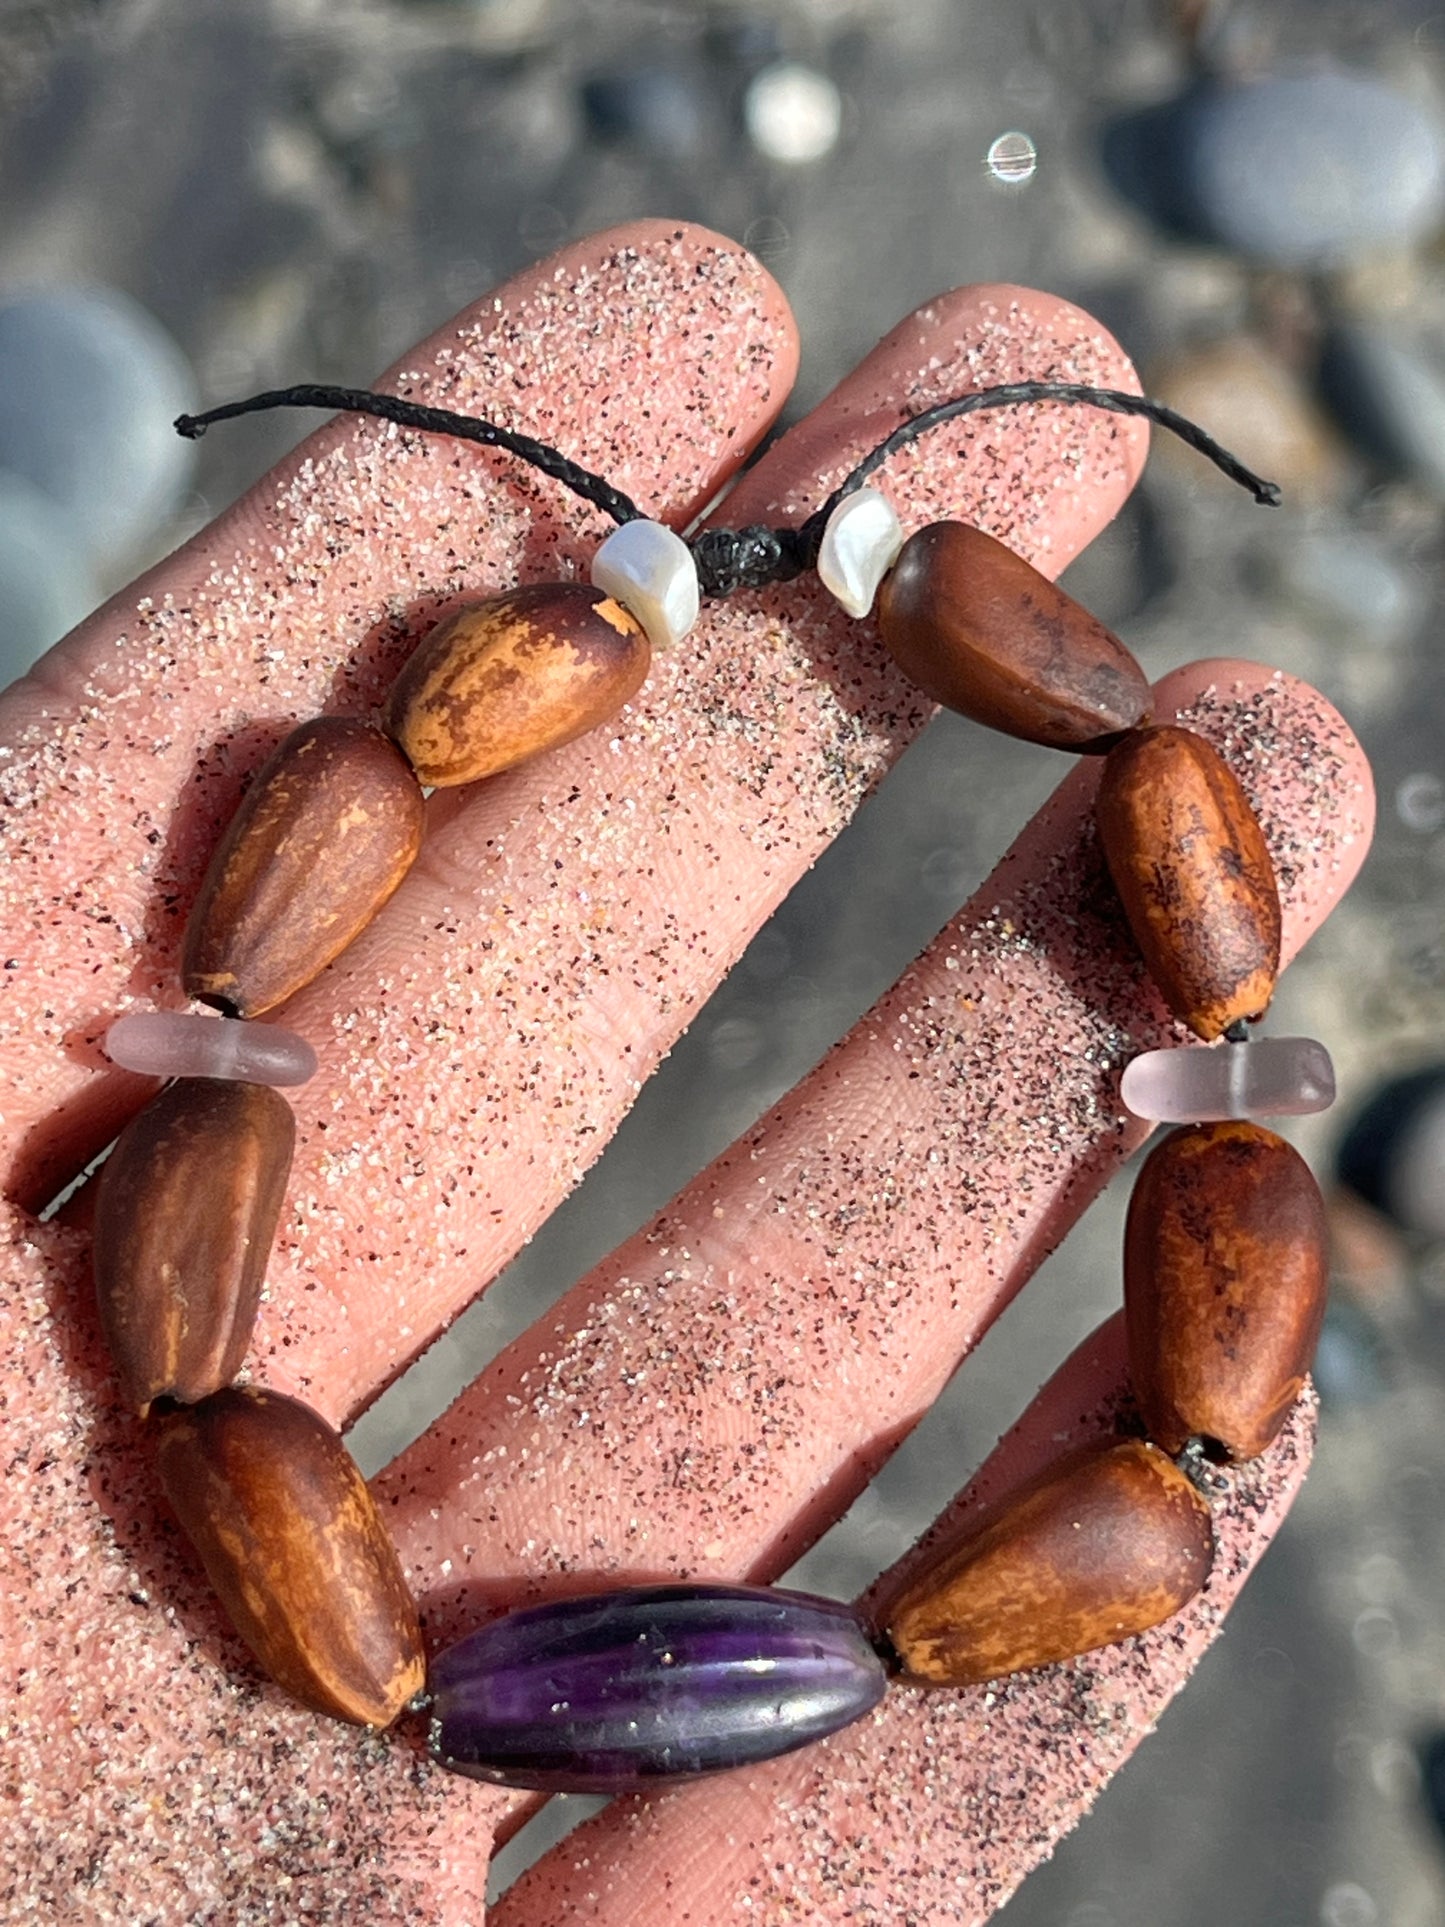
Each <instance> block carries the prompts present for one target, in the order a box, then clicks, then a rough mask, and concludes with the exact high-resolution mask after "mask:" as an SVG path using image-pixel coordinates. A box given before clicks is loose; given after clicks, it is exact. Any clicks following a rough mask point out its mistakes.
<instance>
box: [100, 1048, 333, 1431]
mask: <svg viewBox="0 0 1445 1927" xmlns="http://www.w3.org/2000/svg"><path fill="white" fill-rule="evenodd" d="M295 1139H296V1119H295V1116H294V1114H293V1112H292V1110H291V1106H290V1105H289V1104H288V1103H287V1102H286V1100H285V1098H284V1097H282V1096H281V1094H280V1092H279V1091H274V1090H272V1089H270V1088H269V1086H267V1085H264V1084H242V1083H237V1082H235V1081H233V1080H231V1079H228V1078H218V1077H182V1078H178V1079H177V1080H176V1082H175V1083H174V1084H170V1085H168V1086H167V1087H166V1088H165V1089H164V1090H163V1091H161V1092H160V1093H159V1094H158V1095H157V1096H155V1097H153V1098H152V1099H151V1101H150V1103H149V1104H147V1105H146V1107H145V1109H144V1110H143V1111H140V1112H138V1113H137V1114H136V1116H135V1117H133V1118H132V1119H131V1121H130V1123H129V1124H127V1125H126V1127H125V1129H124V1130H123V1131H122V1132H121V1134H120V1136H119V1138H117V1140H116V1144H115V1149H114V1150H113V1151H112V1152H111V1154H110V1156H109V1157H108V1158H107V1159H106V1161H105V1166H104V1168H103V1170H102V1171H101V1174H100V1187H99V1190H98V1192H97V1195H96V1203H95V1232H94V1264H95V1289H96V1297H97V1299H98V1300H99V1303H100V1318H101V1324H102V1326H103V1327H104V1330H105V1336H106V1340H107V1342H108V1343H109V1345H110V1350H111V1355H112V1357H113V1358H114V1360H115V1367H116V1374H117V1376H118V1377H119V1379H120V1383H121V1390H122V1391H123V1392H124V1394H125V1396H126V1398H127V1399H128V1400H129V1401H130V1403H131V1404H132V1405H134V1406H135V1407H136V1409H137V1410H138V1411H139V1413H140V1415H141V1417H142V1418H144V1417H145V1415H146V1413H147V1411H148V1410H149V1409H150V1404H151V1401H152V1399H157V1398H176V1399H180V1400H182V1401H183V1402H186V1403H189V1402H190V1401H192V1400H194V1399H199V1398H204V1397H205V1396H206V1394H207V1393H208V1392H214V1391H218V1390H219V1389H220V1387H221V1386H223V1385H227V1384H229V1383H230V1381H231V1380H232V1379H233V1378H234V1377H235V1376H236V1373H237V1372H238V1371H239V1370H240V1369H241V1360H242V1359H243V1358H244V1357H245V1354H246V1347H247V1345H249V1344H250V1342H251V1332H252V1328H253V1327H254V1325H255V1323H256V1307H257V1306H258V1305H259V1303H260V1301H261V1283H262V1280H263V1279H264V1277H265V1275H266V1261H267V1259H268V1258H269V1256H270V1254H271V1240H272V1238H273V1237H274V1236H275V1233H276V1220H277V1218H278V1217H279V1216H280V1212H281V1202H282V1199H283V1198H284V1196H285V1194H286V1179H287V1176H288V1174H289V1172H290V1170H291V1152H292V1148H293V1146H294V1143H295Z"/></svg>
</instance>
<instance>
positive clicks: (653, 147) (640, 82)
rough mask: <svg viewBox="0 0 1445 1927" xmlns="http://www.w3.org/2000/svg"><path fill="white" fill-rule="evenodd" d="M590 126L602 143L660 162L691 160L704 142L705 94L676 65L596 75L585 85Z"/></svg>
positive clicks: (583, 103) (584, 93) (585, 103)
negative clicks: (631, 149) (623, 146)
mask: <svg viewBox="0 0 1445 1927" xmlns="http://www.w3.org/2000/svg"><path fill="white" fill-rule="evenodd" d="M582 106H583V110H584V112H585V114H586V116H587V124H588V126H589V127H590V129H591V130H592V132H593V133H594V134H596V135H597V136H598V137H599V138H600V139H602V140H608V141H626V142H629V143H630V144H631V145H633V146H636V147H640V148H642V149H643V150H644V151H645V152H646V153H649V154H652V155H655V156H656V157H657V158H658V159H660V160H674V161H678V160H688V159H690V158H691V157H692V156H694V155H696V154H698V153H700V152H701V151H702V148H703V146H704V145H705V140H706V133H707V127H706V120H707V116H706V111H705V104H704V100H703V96H702V94H701V93H700V91H699V89H698V87H697V86H696V85H695V84H694V82H693V80H692V79H691V77H690V76H689V75H688V74H686V73H684V72H682V71H680V70H679V69H676V68H673V67H645V66H639V67H627V68H622V69H619V70H618V71H616V72H614V73H605V74H594V75H593V77H592V78H591V79H590V80H588V81H585V82H584V83H583V87H582Z"/></svg>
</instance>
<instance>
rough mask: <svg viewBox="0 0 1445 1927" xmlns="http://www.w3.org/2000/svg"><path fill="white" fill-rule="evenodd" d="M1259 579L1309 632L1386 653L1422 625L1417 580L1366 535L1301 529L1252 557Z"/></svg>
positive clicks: (1423, 603) (1338, 527) (1336, 528)
mask: <svg viewBox="0 0 1445 1927" xmlns="http://www.w3.org/2000/svg"><path fill="white" fill-rule="evenodd" d="M1255 559H1256V561H1257V562H1258V564H1259V566H1260V570H1261V573H1263V574H1264V575H1265V576H1266V578H1267V579H1268V580H1269V581H1270V583H1271V584H1272V586H1273V587H1274V589H1275V590H1276V592H1277V593H1278V594H1280V595H1281V596H1283V597H1284V598H1285V599H1286V600H1287V601H1288V602H1289V603H1290V604H1291V605H1292V606H1293V607H1294V608H1295V609H1296V610H1298V612H1299V613H1300V614H1301V615H1302V616H1303V617H1304V618H1305V620H1306V621H1307V622H1308V623H1309V624H1310V626H1311V627H1312V628H1314V629H1323V630H1326V631H1328V632H1329V633H1330V634H1332V635H1334V636H1335V637H1337V638H1338V639H1340V640H1343V641H1349V642H1353V643H1369V644H1372V645H1374V646H1375V647H1376V648H1382V649H1383V648H1390V647H1393V646H1394V645H1395V644H1398V643H1401V642H1405V641H1407V640H1408V639H1409V637H1410V636H1412V635H1413V634H1414V633H1415V630H1416V629H1417V628H1418V627H1419V625H1420V623H1421V621H1422V620H1423V618H1424V614H1425V608H1426V596H1425V593H1424V590H1423V588H1422V587H1421V585H1420V583H1419V581H1418V580H1417V578H1416V577H1415V576H1413V575H1412V574H1411V573H1410V572H1409V571H1408V570H1407V569H1406V568H1405V567H1404V565H1403V564H1402V563H1401V562H1399V561H1398V560H1397V559H1396V558H1395V557H1394V556H1392V555H1390V554H1388V553H1387V552H1386V551H1385V550H1384V549H1382V548H1381V547H1380V545H1379V543H1378V542H1376V541H1374V540H1373V539H1372V538H1371V537H1370V536H1368V535H1365V534H1361V533H1360V532H1359V531H1357V530H1355V529H1351V528H1348V527H1346V526H1344V525H1343V524H1340V525H1336V526H1327V527H1315V528H1312V529H1306V530H1302V531H1301V532H1300V533H1299V534H1298V535H1295V536H1293V537H1290V536H1286V538H1285V539H1284V540H1283V541H1274V542H1270V543H1269V544H1267V545H1261V547H1260V548H1259V549H1258V550H1257V551H1256V552H1255Z"/></svg>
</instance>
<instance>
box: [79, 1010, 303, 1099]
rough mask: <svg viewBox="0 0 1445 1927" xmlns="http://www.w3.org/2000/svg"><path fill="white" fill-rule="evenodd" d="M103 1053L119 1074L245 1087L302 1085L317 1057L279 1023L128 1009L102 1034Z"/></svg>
mask: <svg viewBox="0 0 1445 1927" xmlns="http://www.w3.org/2000/svg"><path fill="white" fill-rule="evenodd" d="M104 1050H105V1054H106V1056H107V1057H108V1058H109V1059H110V1061H111V1062H112V1064H119V1065H120V1067H121V1069H122V1070H127V1071H144V1072H145V1073H146V1074H147V1076H150V1077H228V1078H232V1079H234V1080H235V1081H236V1082H238V1083H244V1084H274V1085H278V1086H279V1085H289V1084H304V1083H305V1082H306V1080H307V1078H308V1077H314V1076H315V1075H316V1053H315V1051H314V1050H312V1048H311V1046H310V1045H309V1044H308V1043H307V1042H306V1039H305V1038H304V1037H298V1036H297V1035H296V1033H295V1032H294V1031H290V1030H285V1029H283V1027H282V1026H281V1025H280V1024H257V1023H252V1022H250V1021H249V1020H246V1019H242V1018H239V1017H200V1016H197V1015H195V1014H194V1013H193V1012H191V1011H185V1010H133V1011H130V1012H128V1013H127V1014H126V1016H124V1017H117V1018H116V1020H115V1022H114V1023H113V1024H112V1025H111V1027H110V1029H109V1030H108V1031H107V1032H106V1033H105V1044H104Z"/></svg>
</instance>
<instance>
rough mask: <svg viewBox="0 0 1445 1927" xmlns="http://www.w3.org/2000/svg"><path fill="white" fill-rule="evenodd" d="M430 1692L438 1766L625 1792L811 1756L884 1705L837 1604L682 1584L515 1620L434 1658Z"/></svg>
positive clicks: (546, 1787) (861, 1646)
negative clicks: (815, 1744)
mask: <svg viewBox="0 0 1445 1927" xmlns="http://www.w3.org/2000/svg"><path fill="white" fill-rule="evenodd" d="M429 1684H430V1690H431V1693H432V1697H433V1706H432V1728H431V1747H432V1752H433V1754H434V1755H435V1756H436V1758H437V1759H438V1760H439V1761H440V1762H441V1764H442V1765H443V1766H448V1767H452V1768H453V1769H455V1770H456V1771H457V1772H459V1773H465V1774H468V1775H470V1776H471V1777H472V1778H473V1779H478V1780H490V1781H493V1782H494V1783H496V1784H497V1785H500V1786H517V1787H534V1788H539V1789H541V1790H543V1791H545V1792H549V1793H620V1792H626V1791H627V1790H628V1789H629V1788H636V1787H645V1786H656V1785H657V1784H658V1783H659V1782H660V1781H665V1780H670V1779H679V1778H683V1777H685V1776H687V1775H690V1774H695V1773H712V1772H717V1771H720V1770H721V1769H723V1768H725V1767H733V1766H747V1765H750V1764H751V1763H752V1762H754V1761H757V1760H769V1759H772V1758H773V1757H774V1756H775V1755H777V1754H780V1753H790V1752H792V1750H793V1749H794V1748H795V1747H800V1746H807V1745H809V1744H810V1742H812V1741H813V1740H820V1739H822V1738H823V1737H824V1736H825V1735H826V1734H828V1733H835V1732H837V1730H838V1729H839V1727H842V1726H847V1725H848V1724H849V1723H850V1722H851V1721H853V1720H856V1719H860V1718H861V1717H862V1715H863V1714H864V1713H866V1712H867V1711H868V1710H869V1708H870V1707H873V1706H876V1705H877V1703H878V1701H879V1700H880V1699H881V1698H882V1697H883V1689H884V1686H885V1684H886V1676H885V1673H884V1669H883V1663H882V1661H881V1660H880V1659H879V1657H878V1655H877V1654H876V1653H875V1652H874V1651H873V1648H872V1647H871V1646H870V1644H869V1642H868V1636H867V1633H866V1632H865V1631H864V1628H863V1626H862V1625H861V1623H860V1622H859V1620H858V1617H857V1615H856V1614H855V1613H854V1612H853V1610H852V1608H851V1607H849V1606H845V1605H842V1604H840V1603H839V1602H838V1601H836V1600H832V1599H818V1598H815V1597H813V1596H812V1595H811V1594H808V1593H796V1592H776V1591H771V1590H765V1589H763V1588H762V1587H757V1586H710V1585H676V1586H645V1587H635V1588H632V1589H630V1590H626V1591H621V1592H612V1593H601V1594H593V1595H592V1596H590V1597H588V1598H584V1599H564V1600H559V1601H557V1602H555V1603H554V1604H552V1605H547V1606H533V1607H528V1608H527V1609H525V1610H523V1611H521V1612H515V1613H509V1614H507V1616H506V1617H505V1618H503V1619H498V1620H494V1621H493V1622H492V1624H491V1625H489V1626H483V1627H482V1628H481V1629H480V1631H478V1632H475V1633H471V1634H469V1635H468V1636H467V1637H466V1638H465V1639H462V1640H460V1641H458V1643H457V1644H456V1645H455V1646H452V1647H450V1648H448V1650H447V1651H446V1652H444V1653H443V1654H442V1655H441V1656H440V1658H438V1659H436V1660H434V1661H433V1663H432V1667H431V1675H430V1681H429Z"/></svg>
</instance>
